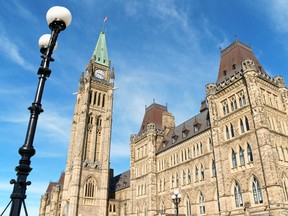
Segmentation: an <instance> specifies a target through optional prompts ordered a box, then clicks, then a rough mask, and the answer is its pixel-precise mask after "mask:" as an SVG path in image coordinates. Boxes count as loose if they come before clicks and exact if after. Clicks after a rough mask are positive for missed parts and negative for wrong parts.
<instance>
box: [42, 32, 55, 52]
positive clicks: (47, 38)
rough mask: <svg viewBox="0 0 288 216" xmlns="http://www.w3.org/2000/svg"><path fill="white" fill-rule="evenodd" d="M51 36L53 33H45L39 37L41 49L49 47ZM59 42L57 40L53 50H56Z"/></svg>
mask: <svg viewBox="0 0 288 216" xmlns="http://www.w3.org/2000/svg"><path fill="white" fill-rule="evenodd" d="M50 38H51V34H44V35H42V36H41V37H40V38H39V40H38V45H39V47H40V49H42V48H47V47H48V45H49V41H50ZM57 44H58V43H57V42H56V44H55V46H54V49H53V51H54V50H56V48H57Z"/></svg>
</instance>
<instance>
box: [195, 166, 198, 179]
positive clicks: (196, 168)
mask: <svg viewBox="0 0 288 216" xmlns="http://www.w3.org/2000/svg"><path fill="white" fill-rule="evenodd" d="M195 180H196V182H198V181H199V176H198V167H197V166H196V167H195Z"/></svg>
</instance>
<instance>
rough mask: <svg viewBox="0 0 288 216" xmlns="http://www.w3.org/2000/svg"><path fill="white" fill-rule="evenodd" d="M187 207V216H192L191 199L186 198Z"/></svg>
mask: <svg viewBox="0 0 288 216" xmlns="http://www.w3.org/2000/svg"><path fill="white" fill-rule="evenodd" d="M185 207H186V215H187V216H191V215H192V211H191V204H190V200H189V198H186V200H185Z"/></svg>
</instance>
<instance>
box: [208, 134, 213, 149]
mask: <svg viewBox="0 0 288 216" xmlns="http://www.w3.org/2000/svg"><path fill="white" fill-rule="evenodd" d="M209 149H210V150H213V143H212V139H211V138H210V137H209Z"/></svg>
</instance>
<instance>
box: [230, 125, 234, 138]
mask: <svg viewBox="0 0 288 216" xmlns="http://www.w3.org/2000/svg"><path fill="white" fill-rule="evenodd" d="M230 130H231V138H233V137H234V127H233V125H232V124H231V123H230Z"/></svg>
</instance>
